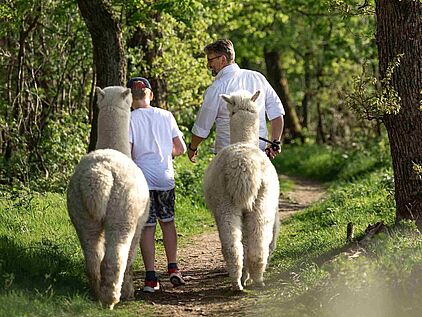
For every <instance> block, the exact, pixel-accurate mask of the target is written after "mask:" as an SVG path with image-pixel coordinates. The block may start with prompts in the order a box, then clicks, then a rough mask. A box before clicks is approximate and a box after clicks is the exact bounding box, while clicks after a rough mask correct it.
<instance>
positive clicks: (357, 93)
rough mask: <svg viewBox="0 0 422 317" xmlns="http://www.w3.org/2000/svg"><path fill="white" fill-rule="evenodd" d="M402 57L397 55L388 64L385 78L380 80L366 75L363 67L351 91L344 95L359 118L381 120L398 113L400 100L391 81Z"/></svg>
mask: <svg viewBox="0 0 422 317" xmlns="http://www.w3.org/2000/svg"><path fill="white" fill-rule="evenodd" d="M402 56H403V54H400V55H398V56H397V57H396V59H395V60H394V61H393V62H391V63H390V64H389V66H388V68H387V71H386V74H385V77H384V78H382V79H381V80H378V79H377V78H375V77H372V76H370V75H368V74H367V73H366V70H365V66H364V68H363V74H362V76H358V77H355V78H354V81H353V88H352V91H351V92H350V93H346V102H347V104H348V106H349V107H350V108H351V109H352V110H353V111H355V112H356V113H357V115H358V116H359V117H360V118H362V119H368V120H372V119H377V120H382V118H383V116H385V115H394V114H398V113H399V111H400V108H401V99H400V97H399V95H398V93H397V91H396V90H394V87H393V86H392V84H391V80H392V77H393V74H394V70H395V69H396V68H397V67H398V66H399V65H400V59H401V57H402Z"/></svg>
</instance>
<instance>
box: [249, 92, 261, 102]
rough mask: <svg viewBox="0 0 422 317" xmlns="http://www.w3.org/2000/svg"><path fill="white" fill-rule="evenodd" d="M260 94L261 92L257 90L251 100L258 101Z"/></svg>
mask: <svg viewBox="0 0 422 317" xmlns="http://www.w3.org/2000/svg"><path fill="white" fill-rule="evenodd" d="M260 93H261V91H260V90H257V91H256V93H255V94H254V95H253V96H252V98H251V100H252V101H256V100H257V99H258V97H259V94H260Z"/></svg>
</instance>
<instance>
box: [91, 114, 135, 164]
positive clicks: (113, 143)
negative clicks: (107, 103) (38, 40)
mask: <svg viewBox="0 0 422 317" xmlns="http://www.w3.org/2000/svg"><path fill="white" fill-rule="evenodd" d="M129 120H130V111H129V109H128V110H123V109H120V108H106V109H102V110H101V111H100V113H99V114H98V134H97V146H96V149H113V150H116V151H120V152H122V153H123V154H126V155H127V156H128V157H131V149H130V144H129Z"/></svg>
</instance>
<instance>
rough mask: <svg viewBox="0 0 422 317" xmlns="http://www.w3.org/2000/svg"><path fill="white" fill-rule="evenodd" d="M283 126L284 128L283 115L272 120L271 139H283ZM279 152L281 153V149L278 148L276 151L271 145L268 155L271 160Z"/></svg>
mask: <svg viewBox="0 0 422 317" xmlns="http://www.w3.org/2000/svg"><path fill="white" fill-rule="evenodd" d="M283 128H284V118H283V116H279V117H276V118H274V119H272V120H271V141H280V140H281V135H282V133H283ZM278 153H280V149H278V151H274V150H273V149H272V147H269V152H268V154H269V155H268V156H269V158H270V159H271V160H273V159H274V158H275V157H276V156H277V154H278Z"/></svg>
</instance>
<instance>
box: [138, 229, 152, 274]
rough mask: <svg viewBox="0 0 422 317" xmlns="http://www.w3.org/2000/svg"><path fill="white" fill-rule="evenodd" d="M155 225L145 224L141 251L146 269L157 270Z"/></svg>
mask: <svg viewBox="0 0 422 317" xmlns="http://www.w3.org/2000/svg"><path fill="white" fill-rule="evenodd" d="M154 237H155V226H145V227H144V228H143V230H142V235H141V253H142V259H143V261H144V266H145V271H155V239H154Z"/></svg>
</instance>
